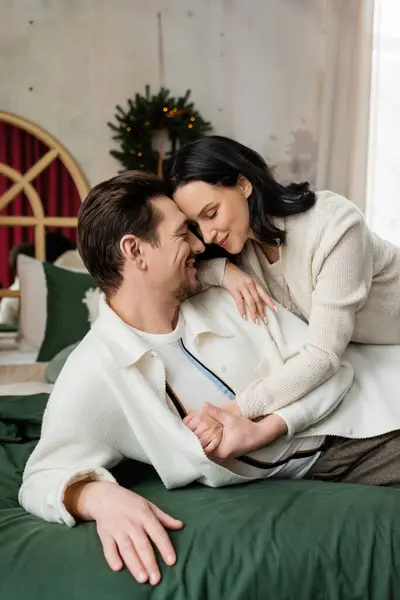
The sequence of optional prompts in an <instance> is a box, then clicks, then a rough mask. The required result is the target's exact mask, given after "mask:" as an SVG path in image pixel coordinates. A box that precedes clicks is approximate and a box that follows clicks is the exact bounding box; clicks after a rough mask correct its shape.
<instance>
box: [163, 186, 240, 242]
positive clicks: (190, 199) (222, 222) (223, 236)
mask: <svg viewBox="0 0 400 600" xmlns="http://www.w3.org/2000/svg"><path fill="white" fill-rule="evenodd" d="M251 191H252V186H251V183H250V182H249V181H248V180H247V179H244V178H240V179H239V181H238V183H237V185H236V186H235V187H225V186H223V185H211V184H209V183H204V182H203V181H191V182H190V183H185V184H184V185H182V186H180V187H179V188H178V189H177V190H176V192H175V193H174V195H173V199H174V201H175V202H176V204H177V205H178V208H179V209H180V210H181V211H182V212H183V213H185V215H186V216H187V217H188V219H189V220H190V221H192V222H193V223H196V224H197V226H198V228H199V230H200V232H201V235H202V236H203V239H204V241H205V243H206V244H218V245H219V246H221V248H224V250H226V251H227V252H229V253H230V254H239V252H241V251H242V249H243V246H244V245H245V243H246V241H247V239H248V237H249V233H250V215H249V206H248V202H247V198H248V197H249V195H250V194H251Z"/></svg>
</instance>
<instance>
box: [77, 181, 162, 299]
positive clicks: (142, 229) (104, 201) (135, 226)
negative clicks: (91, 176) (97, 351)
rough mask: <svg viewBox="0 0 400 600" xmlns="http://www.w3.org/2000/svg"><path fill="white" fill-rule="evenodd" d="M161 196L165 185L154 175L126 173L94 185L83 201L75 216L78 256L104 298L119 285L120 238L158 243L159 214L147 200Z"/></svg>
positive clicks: (121, 263) (121, 264)
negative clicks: (103, 294) (135, 238)
mask: <svg viewBox="0 0 400 600" xmlns="http://www.w3.org/2000/svg"><path fill="white" fill-rule="evenodd" d="M164 195H165V184H164V183H163V181H162V180H161V179H160V178H159V177H157V176H156V175H152V174H151V173H143V172H141V171H126V172H125V173H121V174H120V175H116V176H115V177H112V178H111V179H108V180H107V181H103V182H102V183H99V184H98V185H96V186H95V187H94V188H93V189H92V190H91V191H90V192H89V194H88V196H87V198H86V199H85V200H84V201H83V203H82V205H81V208H80V211H79V216H78V249H79V253H80V255H81V257H82V260H83V262H84V264H85V266H86V268H87V270H88V271H89V273H90V274H91V275H92V277H93V278H94V279H95V281H96V282H97V284H98V286H99V287H100V288H101V289H102V290H103V292H104V293H105V294H106V295H107V296H110V295H112V294H113V293H115V292H116V291H117V290H118V288H119V286H120V284H121V282H122V274H121V269H122V266H123V257H122V254H121V250H120V241H121V239H122V238H123V237H124V235H129V234H131V235H135V236H137V237H139V238H141V239H142V240H144V241H146V242H149V243H151V244H154V245H157V244H158V243H159V238H158V233H157V227H158V225H159V223H160V220H161V214H160V213H159V212H158V211H157V210H156V209H155V208H154V206H152V204H151V200H152V199H153V198H157V197H160V196H164Z"/></svg>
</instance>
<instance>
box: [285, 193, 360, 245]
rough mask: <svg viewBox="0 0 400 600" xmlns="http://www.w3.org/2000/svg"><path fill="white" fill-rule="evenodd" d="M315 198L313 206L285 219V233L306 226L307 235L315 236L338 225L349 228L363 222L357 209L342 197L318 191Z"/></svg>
mask: <svg viewBox="0 0 400 600" xmlns="http://www.w3.org/2000/svg"><path fill="white" fill-rule="evenodd" d="M315 196H316V201H315V204H314V206H312V207H311V208H310V209H308V210H307V211H306V212H304V213H301V214H298V215H295V216H292V217H287V218H286V219H285V229H286V231H287V232H289V231H293V230H296V229H298V228H300V227H301V228H303V227H305V226H306V227H307V229H308V233H311V232H315V234H317V233H318V232H323V231H324V230H325V229H326V228H331V227H335V226H338V225H341V226H344V227H346V226H349V227H350V226H352V225H353V224H354V223H356V222H361V221H364V216H363V214H362V212H361V211H360V210H359V208H358V207H357V206H356V205H355V204H354V203H353V202H351V201H350V200H348V199H347V198H345V197H344V196H341V195H340V194H336V193H335V192H331V191H329V190H323V191H318V192H316V194H315Z"/></svg>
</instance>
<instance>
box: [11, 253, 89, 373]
mask: <svg viewBox="0 0 400 600" xmlns="http://www.w3.org/2000/svg"><path fill="white" fill-rule="evenodd" d="M42 268H43V272H44V277H45V280H46V288H47V318H46V331H45V334H44V339H43V343H42V345H41V347H40V350H39V356H38V359H37V360H38V361H39V362H48V361H50V360H51V359H52V358H53V357H54V356H55V355H56V354H58V352H60V351H61V350H63V349H64V348H66V347H67V346H70V345H71V344H74V343H75V342H79V341H80V340H81V339H82V338H83V337H84V336H85V335H86V333H87V332H88V331H89V329H90V323H89V314H88V309H87V307H86V305H85V304H84V302H83V299H84V297H85V294H86V292H87V291H88V290H89V289H91V288H93V289H95V288H96V283H95V281H94V279H93V278H92V277H91V276H90V275H89V274H88V273H80V272H77V271H68V270H66V269H62V268H60V267H56V266H54V265H51V264H48V263H43V265H42ZM21 291H22V294H23V293H24V292H23V289H22V285H21Z"/></svg>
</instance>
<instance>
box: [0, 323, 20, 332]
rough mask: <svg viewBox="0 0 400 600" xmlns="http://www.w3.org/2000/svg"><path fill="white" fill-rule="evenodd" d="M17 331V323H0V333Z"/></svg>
mask: <svg viewBox="0 0 400 600" xmlns="http://www.w3.org/2000/svg"><path fill="white" fill-rule="evenodd" d="M16 331H18V325H12V324H11V323H0V333H14V332H16Z"/></svg>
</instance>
